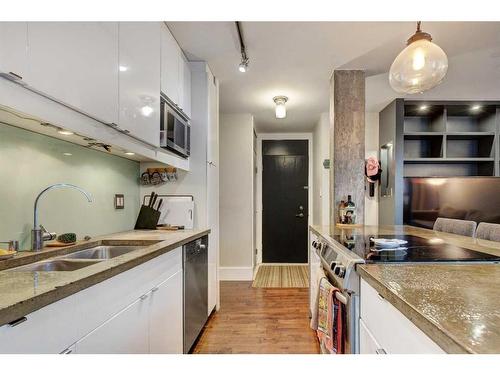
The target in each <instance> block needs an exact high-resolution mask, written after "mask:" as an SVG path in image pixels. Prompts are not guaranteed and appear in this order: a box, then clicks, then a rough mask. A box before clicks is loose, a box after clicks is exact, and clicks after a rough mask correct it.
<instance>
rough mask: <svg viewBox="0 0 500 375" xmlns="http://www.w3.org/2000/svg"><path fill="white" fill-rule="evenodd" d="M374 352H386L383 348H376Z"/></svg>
mask: <svg viewBox="0 0 500 375" xmlns="http://www.w3.org/2000/svg"><path fill="white" fill-rule="evenodd" d="M375 353H377V354H387V352H386V351H385V350H384V349H382V348H378V349H377V350H375Z"/></svg>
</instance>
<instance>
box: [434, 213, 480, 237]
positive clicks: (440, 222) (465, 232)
mask: <svg viewBox="0 0 500 375" xmlns="http://www.w3.org/2000/svg"><path fill="white" fill-rule="evenodd" d="M476 226H477V224H476V222H475V221H470V220H459V219H447V218H444V217H438V218H437V220H436V222H435V223H434V230H436V231H439V232H446V233H453V234H459V235H461V236H467V237H474V233H475V231H476Z"/></svg>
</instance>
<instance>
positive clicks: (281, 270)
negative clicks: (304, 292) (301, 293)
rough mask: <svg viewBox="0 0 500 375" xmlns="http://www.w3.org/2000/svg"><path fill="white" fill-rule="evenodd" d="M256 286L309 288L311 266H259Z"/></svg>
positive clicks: (255, 281) (254, 283)
mask: <svg viewBox="0 0 500 375" xmlns="http://www.w3.org/2000/svg"><path fill="white" fill-rule="evenodd" d="M252 286H253V287H254V288H309V266H308V265H300V266H269V265H262V266H259V269H258V271H257V275H256V276H255V280H254V281H253V284H252Z"/></svg>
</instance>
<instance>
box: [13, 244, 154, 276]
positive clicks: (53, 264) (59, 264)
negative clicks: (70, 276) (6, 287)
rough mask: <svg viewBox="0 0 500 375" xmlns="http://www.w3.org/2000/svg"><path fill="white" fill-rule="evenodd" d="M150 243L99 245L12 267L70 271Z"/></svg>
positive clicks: (28, 269) (23, 270)
mask: <svg viewBox="0 0 500 375" xmlns="http://www.w3.org/2000/svg"><path fill="white" fill-rule="evenodd" d="M150 245H151V244H148V245H99V246H94V247H90V248H88V249H84V250H79V251H76V252H74V253H70V254H67V255H63V256H59V257H57V258H55V259H50V260H45V261H41V262H37V263H31V264H28V265H26V266H21V267H17V268H13V269H11V271H19V272H30V271H31V272H58V271H60V272H69V271H75V270H78V269H80V268H84V267H88V266H91V265H93V264H96V263H98V262H102V261H104V260H109V259H112V258H115V257H118V256H120V255H124V254H128V253H130V252H132V251H135V250H139V249H142V248H144V247H146V246H150Z"/></svg>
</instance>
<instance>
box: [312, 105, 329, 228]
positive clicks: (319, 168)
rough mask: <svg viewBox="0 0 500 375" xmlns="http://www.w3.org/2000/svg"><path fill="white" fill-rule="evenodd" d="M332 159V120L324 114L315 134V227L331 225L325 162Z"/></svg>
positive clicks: (327, 170)
mask: <svg viewBox="0 0 500 375" xmlns="http://www.w3.org/2000/svg"><path fill="white" fill-rule="evenodd" d="M325 159H330V118H329V114H328V112H325V113H322V114H321V116H320V119H319V121H318V123H317V124H316V126H315V127H314V133H313V181H314V183H313V220H312V223H313V224H315V225H329V223H330V177H329V176H330V169H325V168H324V167H323V161H324V160H325Z"/></svg>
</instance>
